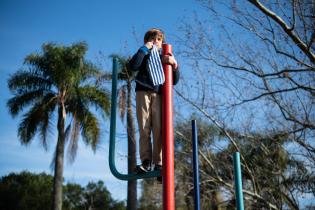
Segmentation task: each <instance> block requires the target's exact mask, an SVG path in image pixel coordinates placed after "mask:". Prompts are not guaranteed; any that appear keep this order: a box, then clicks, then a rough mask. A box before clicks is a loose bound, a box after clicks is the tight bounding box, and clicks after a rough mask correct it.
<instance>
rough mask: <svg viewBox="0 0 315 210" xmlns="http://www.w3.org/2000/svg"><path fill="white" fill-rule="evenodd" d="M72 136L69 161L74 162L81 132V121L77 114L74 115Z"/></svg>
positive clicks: (69, 146)
mask: <svg viewBox="0 0 315 210" xmlns="http://www.w3.org/2000/svg"><path fill="white" fill-rule="evenodd" d="M71 125H72V126H71V136H70V141H69V145H68V152H67V154H68V161H69V163H71V164H72V163H73V162H74V160H75V157H76V154H77V151H78V140H79V134H80V122H79V121H78V120H77V118H76V115H74V116H73V119H72V123H71Z"/></svg>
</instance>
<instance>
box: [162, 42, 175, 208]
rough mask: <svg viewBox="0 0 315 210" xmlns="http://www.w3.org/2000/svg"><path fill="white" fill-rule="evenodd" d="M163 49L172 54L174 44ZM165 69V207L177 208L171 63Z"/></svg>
mask: <svg viewBox="0 0 315 210" xmlns="http://www.w3.org/2000/svg"><path fill="white" fill-rule="evenodd" d="M162 49H163V51H162V54H163V55H171V54H172V45H170V44H163V46H162ZM163 69H164V74H165V83H164V85H163V97H162V103H163V104H162V125H163V126H162V128H163V129H162V136H163V209H164V210H175V187H174V128H173V73H172V66H171V65H168V64H163Z"/></svg>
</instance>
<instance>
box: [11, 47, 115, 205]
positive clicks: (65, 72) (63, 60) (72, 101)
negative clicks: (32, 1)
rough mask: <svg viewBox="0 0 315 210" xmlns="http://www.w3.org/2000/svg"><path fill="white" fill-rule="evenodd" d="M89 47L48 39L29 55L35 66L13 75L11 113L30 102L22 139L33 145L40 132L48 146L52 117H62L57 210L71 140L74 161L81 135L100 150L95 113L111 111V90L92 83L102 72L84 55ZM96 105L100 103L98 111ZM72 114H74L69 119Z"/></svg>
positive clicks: (29, 62)
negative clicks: (55, 42) (48, 40)
mask: <svg viewBox="0 0 315 210" xmlns="http://www.w3.org/2000/svg"><path fill="white" fill-rule="evenodd" d="M86 51H87V45H86V44H85V43H84V42H80V43H76V44H73V45H71V46H70V47H64V46H57V45H56V44H52V43H48V44H44V45H43V46H42V53H40V54H39V53H34V54H30V55H29V56H27V57H26V58H25V62H24V63H25V64H26V65H27V66H28V67H29V68H28V69H26V70H19V71H17V72H16V73H15V74H13V75H12V76H11V77H10V78H9V80H8V86H9V89H10V91H11V92H12V94H13V97H12V98H11V99H9V100H8V102H7V106H8V108H9V111H10V114H11V115H12V116H13V117H15V116H17V115H18V114H19V113H21V112H22V111H23V110H24V109H26V108H27V107H29V110H28V111H27V112H26V113H25V114H24V115H23V119H22V120H21V122H20V124H19V128H18V137H19V140H20V141H21V143H22V144H25V145H26V144H29V143H30V142H31V140H32V139H34V137H35V134H39V135H38V136H39V139H40V141H41V142H42V144H43V145H44V148H45V149H47V138H48V133H49V131H50V130H51V126H52V122H53V121H54V120H56V121H57V131H58V138H57V145H56V149H55V156H54V158H53V161H52V163H53V165H54V185H53V196H52V197H53V201H52V209H53V210H61V209H62V182H63V164H64V150H65V144H66V140H69V141H70V142H69V147H68V148H69V151H70V153H69V154H70V156H69V157H70V158H71V160H72V161H73V160H74V158H75V155H76V150H77V143H78V139H79V136H80V134H81V136H82V140H83V141H84V142H85V143H86V144H89V145H91V147H92V149H93V150H94V151H95V150H96V146H97V143H98V142H99V138H100V122H99V119H98V118H97V117H96V115H95V112H96V111H99V112H100V113H101V114H102V117H105V116H108V115H109V107H110V102H109V94H108V93H107V92H106V91H105V90H104V89H101V88H99V87H97V86H96V85H94V83H92V82H93V79H95V78H96V77H97V75H99V74H100V71H99V70H97V68H96V67H95V66H94V65H93V64H92V63H90V62H88V61H86V60H85V59H84V55H85V53H86ZM91 106H92V107H94V108H95V109H93V112H92V110H91V109H90V108H91ZM55 113H56V115H55V116H54V114H55ZM66 117H70V119H69V120H67V121H66V119H67V118H66ZM67 123H68V125H67V126H66V124H67Z"/></svg>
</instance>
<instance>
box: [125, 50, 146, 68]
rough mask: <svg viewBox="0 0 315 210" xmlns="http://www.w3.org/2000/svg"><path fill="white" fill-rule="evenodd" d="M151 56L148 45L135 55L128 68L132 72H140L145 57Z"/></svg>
mask: <svg viewBox="0 0 315 210" xmlns="http://www.w3.org/2000/svg"><path fill="white" fill-rule="evenodd" d="M147 54H149V49H148V47H147V46H146V45H144V46H142V47H140V48H139V50H138V51H137V52H136V54H134V55H133V56H132V58H131V60H130V61H129V64H128V67H129V70H131V71H138V70H139V68H140V66H141V64H142V61H143V59H144V57H145V56H146V55H147Z"/></svg>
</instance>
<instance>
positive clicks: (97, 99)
mask: <svg viewBox="0 0 315 210" xmlns="http://www.w3.org/2000/svg"><path fill="white" fill-rule="evenodd" d="M77 94H78V95H77V97H78V98H80V100H82V102H83V103H86V104H87V105H92V106H94V107H95V108H96V109H97V110H98V109H101V111H102V113H104V114H105V115H106V116H109V111H110V94H109V93H108V92H107V91H106V90H104V89H100V88H97V87H95V86H91V85H85V86H82V87H78V88H77Z"/></svg>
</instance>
